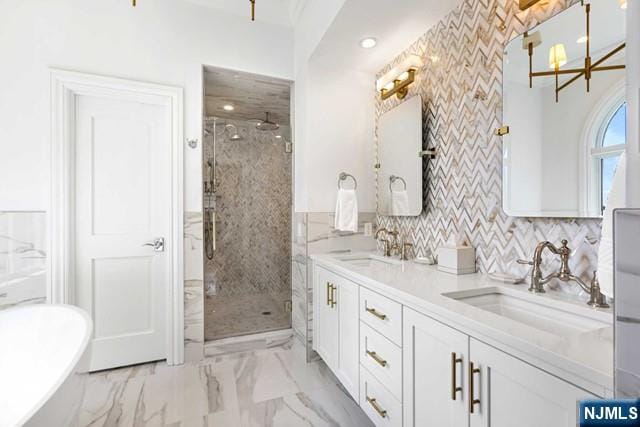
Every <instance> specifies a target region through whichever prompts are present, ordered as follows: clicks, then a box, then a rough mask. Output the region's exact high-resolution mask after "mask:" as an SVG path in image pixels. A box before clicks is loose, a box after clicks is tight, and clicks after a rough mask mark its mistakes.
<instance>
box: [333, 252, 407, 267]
mask: <svg viewBox="0 0 640 427" xmlns="http://www.w3.org/2000/svg"><path fill="white" fill-rule="evenodd" d="M338 259H339V260H340V261H342V262H346V263H348V264H351V265H357V266H360V267H369V266H370V265H372V264H373V263H381V264H389V265H400V264H402V262H401V261H400V260H399V259H395V258H389V257H384V256H381V255H375V254H362V255H349V256H344V257H341V258H338Z"/></svg>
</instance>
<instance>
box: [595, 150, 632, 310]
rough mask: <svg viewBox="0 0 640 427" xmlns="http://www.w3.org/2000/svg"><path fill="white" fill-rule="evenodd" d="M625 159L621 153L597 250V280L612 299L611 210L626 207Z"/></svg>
mask: <svg viewBox="0 0 640 427" xmlns="http://www.w3.org/2000/svg"><path fill="white" fill-rule="evenodd" d="M626 169H627V158H626V156H625V154H624V153H623V154H622V155H621V156H620V160H619V161H618V166H617V168H616V173H615V175H614V176H613V181H612V183H611V191H610V192H609V198H608V199H607V203H606V207H605V210H604V215H603V217H602V235H601V237H600V247H599V248H598V280H599V281H600V288H601V291H602V293H603V294H604V295H606V296H608V297H612V298H613V210H614V209H619V208H624V207H625V205H626V202H625V201H626V194H625V192H626V185H625V180H626Z"/></svg>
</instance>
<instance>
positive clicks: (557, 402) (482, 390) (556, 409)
mask: <svg viewBox="0 0 640 427" xmlns="http://www.w3.org/2000/svg"><path fill="white" fill-rule="evenodd" d="M470 354H471V360H472V362H473V363H474V367H476V368H478V369H479V372H478V373H476V374H474V376H473V381H472V382H471V381H470V385H471V384H473V388H474V393H473V396H472V397H473V399H477V400H479V403H477V404H475V405H474V406H473V412H472V413H471V414H470V425H471V427H488V426H491V427H513V426H518V427H540V426H545V427H568V426H576V425H577V423H578V419H577V413H578V411H577V402H578V401H579V400H580V399H588V398H595V396H594V395H592V394H590V393H588V392H586V391H584V390H582V389H580V388H578V387H575V386H573V385H572V384H569V383H567V382H565V381H562V380H561V379H559V378H557V377H554V376H553V375H550V374H548V373H546V372H544V371H542V370H540V369H538V368H535V367H533V366H531V365H529V364H528V363H525V362H523V361H521V360H519V359H516V358H515V357H513V356H510V355H508V354H506V353H503V352H502V351H500V350H497V349H495V348H493V347H491V346H489V345H486V344H484V343H481V342H479V341H477V340H474V339H471V343H470Z"/></svg>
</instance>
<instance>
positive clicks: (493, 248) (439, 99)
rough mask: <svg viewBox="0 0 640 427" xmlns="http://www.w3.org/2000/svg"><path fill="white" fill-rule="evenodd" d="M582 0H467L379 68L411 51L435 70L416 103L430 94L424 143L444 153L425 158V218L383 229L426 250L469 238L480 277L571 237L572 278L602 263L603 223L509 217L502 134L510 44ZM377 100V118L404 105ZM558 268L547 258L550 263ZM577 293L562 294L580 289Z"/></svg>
mask: <svg viewBox="0 0 640 427" xmlns="http://www.w3.org/2000/svg"><path fill="white" fill-rule="evenodd" d="M577 1H578V0H550V1H549V2H548V3H547V4H546V5H545V4H543V3H542V5H541V6H536V7H534V8H532V9H530V10H528V11H525V12H522V11H520V9H519V8H518V1H517V0H465V1H464V2H463V3H462V4H461V5H460V6H459V7H458V8H457V9H455V10H454V11H453V12H451V13H450V14H449V15H448V16H447V17H446V18H444V19H443V20H442V21H440V22H439V23H438V25H436V26H435V27H433V28H432V29H431V30H429V31H428V32H427V33H426V34H424V35H423V36H422V37H421V38H420V39H419V40H417V41H416V42H415V43H414V44H413V45H411V46H409V48H408V49H406V51H404V52H403V53H402V54H401V55H400V56H398V57H397V58H395V59H394V60H393V61H392V62H391V63H389V64H388V65H387V66H386V67H385V68H384V69H382V70H381V71H380V75H382V74H383V73H384V72H386V71H388V70H389V69H390V68H391V67H393V66H394V65H396V64H397V63H398V62H400V61H402V60H403V59H404V58H405V57H406V56H407V55H409V54H418V55H420V56H421V57H423V58H425V60H426V63H427V65H426V66H425V67H424V69H423V70H422V71H421V72H420V73H419V76H418V81H417V82H416V83H414V84H413V85H412V86H411V89H410V93H409V95H408V97H410V96H413V95H416V94H420V95H422V98H423V102H424V117H423V122H424V135H425V141H424V145H425V148H435V149H436V150H437V152H438V155H437V157H436V158H435V159H434V160H430V161H429V162H428V163H427V162H426V161H425V166H424V167H425V176H426V179H425V184H424V185H425V188H424V190H425V194H426V197H425V207H424V211H423V214H422V215H421V216H420V217H415V218H390V217H379V218H378V221H379V223H380V225H381V226H389V227H394V226H395V227H397V228H398V229H399V230H400V231H401V232H402V233H403V234H404V235H405V236H406V237H407V238H410V239H412V240H413V242H414V243H415V245H416V248H417V251H418V253H419V254H425V253H428V252H434V251H435V250H436V248H437V247H438V246H440V245H442V244H443V243H445V242H446V241H447V240H448V239H449V238H450V237H451V236H452V235H455V233H458V232H460V233H464V234H466V236H467V238H468V239H469V240H470V241H471V243H472V244H473V246H475V248H476V253H477V264H478V269H479V270H480V271H482V272H492V271H503V272H506V271H509V272H512V273H516V274H521V275H525V274H526V273H527V269H526V268H525V267H522V266H519V265H517V264H516V263H515V260H516V259H518V258H531V257H532V254H533V250H534V247H535V245H536V243H537V242H538V241H540V240H545V239H546V240H550V241H553V242H558V241H559V240H560V239H562V238H567V239H568V240H569V241H570V245H571V247H572V248H573V249H574V254H573V255H572V264H573V265H572V268H573V269H574V272H575V273H576V274H579V275H581V276H585V277H588V276H589V275H590V272H591V270H593V269H595V267H596V265H597V262H596V261H597V259H596V257H597V245H598V239H599V236H600V223H601V221H600V220H593V219H580V220H578V219H566V220H557V219H541V218H513V217H509V216H507V215H506V214H505V213H504V212H503V210H502V201H501V198H502V188H501V185H502V177H501V173H502V145H501V140H500V138H499V137H497V136H494V130H495V129H496V128H497V127H499V126H501V125H502V123H501V120H502V59H503V58H502V56H503V50H504V47H505V46H506V44H507V43H508V41H509V40H511V39H513V38H514V37H516V36H518V35H519V34H521V33H523V32H524V31H526V30H527V29H530V28H532V27H533V26H535V25H537V24H538V23H540V22H542V21H544V20H546V19H548V18H549V17H551V16H553V15H555V14H557V13H558V12H561V11H562V10H564V9H565V8H567V7H568V6H571V5H573V4H574V3H577ZM375 99H376V122H377V120H378V119H379V117H380V116H381V115H382V114H383V113H384V112H386V111H388V110H389V109H391V108H393V107H395V106H396V105H397V104H398V102H400V101H398V100H396V99H395V97H393V98H390V99H389V100H387V101H381V100H380V97H379V96H377V95H376V98H375ZM376 129H377V125H376ZM557 166H558V167H560V165H557ZM550 167H554V165H550ZM554 262H555V260H552V259H551V258H548V259H547V260H546V263H547V264H548V265H547V266H546V267H547V268H550V267H552V265H549V264H551V263H554ZM556 286H560V285H559V284H556ZM575 288H576V286H573V285H569V286H567V287H566V289H564V290H565V291H567V292H576V293H577V292H578V291H577V290H576V289H575Z"/></svg>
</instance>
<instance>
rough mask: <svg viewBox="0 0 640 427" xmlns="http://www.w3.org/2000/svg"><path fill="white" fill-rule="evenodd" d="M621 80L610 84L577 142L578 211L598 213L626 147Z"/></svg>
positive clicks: (624, 106) (587, 214)
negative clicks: (612, 84) (580, 139)
mask: <svg viewBox="0 0 640 427" xmlns="http://www.w3.org/2000/svg"><path fill="white" fill-rule="evenodd" d="M626 121H627V104H626V97H625V84H624V80H622V81H620V82H618V83H616V84H615V85H614V86H612V87H611V88H610V89H609V91H608V92H607V94H605V95H604V96H603V97H602V99H600V100H599V101H598V102H597V103H596V105H595V106H594V108H593V109H592V110H591V113H590V114H589V117H587V119H586V120H585V127H584V129H583V131H582V144H580V176H581V179H580V181H579V182H580V184H579V186H580V189H579V190H580V192H579V194H580V214H581V216H589V217H597V216H601V215H602V214H603V212H604V208H605V207H606V204H607V198H608V197H609V191H611V184H612V181H613V177H614V175H615V172H616V168H617V166H618V161H619V160H620V156H621V155H622V153H623V152H624V150H625V147H626V143H627V141H626V139H627V137H626V130H627V129H626V127H627V126H626Z"/></svg>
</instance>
